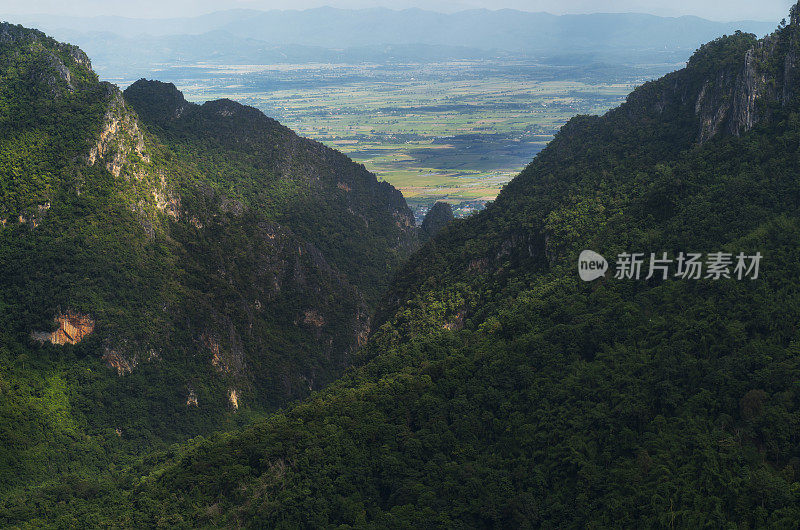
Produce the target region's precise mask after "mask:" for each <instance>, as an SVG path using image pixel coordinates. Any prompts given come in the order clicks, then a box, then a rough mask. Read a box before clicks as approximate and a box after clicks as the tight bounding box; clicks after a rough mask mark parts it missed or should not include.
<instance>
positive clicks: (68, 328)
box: [31, 311, 95, 346]
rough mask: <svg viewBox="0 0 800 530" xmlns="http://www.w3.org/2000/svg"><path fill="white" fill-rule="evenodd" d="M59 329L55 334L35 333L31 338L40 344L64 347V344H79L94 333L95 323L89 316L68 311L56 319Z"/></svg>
mask: <svg viewBox="0 0 800 530" xmlns="http://www.w3.org/2000/svg"><path fill="white" fill-rule="evenodd" d="M54 320H55V322H56V323H58V329H57V330H55V331H53V332H46V331H34V332H33V333H31V338H33V340H35V341H38V342H49V343H51V344H56V345H59V346H62V345H64V344H78V343H79V342H81V341H82V340H83V339H84V337H86V336H87V335H89V334H90V333H92V332H93V331H94V326H95V321H94V320H92V318H91V317H89V316H88V315H83V314H81V313H78V312H76V311H67V312H66V313H64V314H59V315H57V316H56V317H55V319H54Z"/></svg>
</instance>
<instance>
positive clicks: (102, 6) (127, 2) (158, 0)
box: [0, 0, 794, 22]
mask: <svg viewBox="0 0 800 530" xmlns="http://www.w3.org/2000/svg"><path fill="white" fill-rule="evenodd" d="M793 3H794V1H793V0H759V1H757V2H756V1H753V0H670V1H668V2H664V1H663V0H658V1H656V0H68V1H64V0H0V13H2V14H42V13H46V14H54V15H74V16H92V15H119V16H127V17H136V18H169V17H177V16H194V15H201V14H206V13H211V12H214V11H221V10H225V9H236V8H244V9H262V10H267V9H307V8H313V7H320V6H324V5H330V6H334V7H341V8H367V7H389V8H392V9H403V8H408V7H419V8H423V9H428V10H432V11H442V12H453V11H459V10H463V9H474V8H488V9H500V8H511V9H519V10H523V11H546V12H549V13H554V14H564V13H609V12H637V13H651V14H655V15H661V16H680V15H695V16H700V17H703V18H708V19H711V20H718V21H732V20H763V21H770V22H772V21H778V20H780V19H781V18H783V17H785V16H786V15H787V14H788V12H789V8H790V7H791V5H792V4H793Z"/></svg>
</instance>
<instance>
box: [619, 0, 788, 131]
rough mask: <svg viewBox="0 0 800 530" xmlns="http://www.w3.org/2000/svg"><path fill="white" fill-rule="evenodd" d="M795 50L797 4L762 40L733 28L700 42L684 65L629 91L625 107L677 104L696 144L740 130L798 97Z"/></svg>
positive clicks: (658, 109)
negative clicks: (693, 127)
mask: <svg viewBox="0 0 800 530" xmlns="http://www.w3.org/2000/svg"><path fill="white" fill-rule="evenodd" d="M799 53H800V12H798V9H797V6H795V7H794V8H792V13H791V16H790V22H789V24H788V25H785V26H782V27H780V28H778V30H777V31H776V32H775V33H773V34H771V35H768V36H767V37H764V38H763V39H761V40H757V39H756V37H755V36H754V35H749V34H743V33H737V34H735V35H731V36H728V37H722V38H720V39H717V40H716V41H713V42H710V43H708V44H705V45H703V46H702V47H700V49H699V50H698V51H697V52H696V53H695V54H694V55H693V56H692V58H691V59H690V60H689V62H688V64H687V68H685V69H684V70H681V71H678V72H675V73H673V74H670V75H667V76H665V77H664V78H663V79H661V80H659V81H656V82H652V83H648V84H647V85H645V87H643V88H645V90H641V91H637V92H635V93H633V94H632V95H631V97H630V98H629V103H631V104H632V105H631V107H630V108H628V109H627V110H628V112H631V111H634V112H639V111H640V110H641V109H642V107H644V108H645V109H647V110H649V112H651V113H652V114H653V115H657V114H662V113H663V112H664V111H665V110H667V109H669V108H674V106H676V105H677V106H678V107H680V108H681V109H682V110H683V111H685V112H687V114H688V115H690V116H691V117H692V118H693V119H694V120H695V122H696V130H695V131H696V132H695V133H694V140H695V141H696V142H697V143H700V144H702V143H705V142H707V141H708V140H710V139H711V138H714V137H715V136H717V135H719V134H731V135H734V136H740V135H742V134H744V133H745V132H747V131H749V130H751V129H752V128H753V127H755V126H756V125H758V124H759V123H763V122H765V121H767V120H769V119H770V118H771V117H772V116H773V115H774V112H775V109H776V108H780V107H785V106H786V105H788V104H790V103H791V102H792V101H793V100H794V99H795V98H796V97H797V87H796V81H797V77H798V71H797V69H798V54H799ZM648 85H650V88H651V89H652V90H648ZM634 109H635V110H634Z"/></svg>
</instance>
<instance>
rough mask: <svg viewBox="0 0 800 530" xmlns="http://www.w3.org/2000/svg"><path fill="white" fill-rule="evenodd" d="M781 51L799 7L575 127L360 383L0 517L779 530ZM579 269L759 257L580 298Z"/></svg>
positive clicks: (426, 269)
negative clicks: (584, 257)
mask: <svg viewBox="0 0 800 530" xmlns="http://www.w3.org/2000/svg"><path fill="white" fill-rule="evenodd" d="M799 53H800V5H797V6H795V7H794V8H793V9H792V13H791V22H790V24H788V25H786V26H783V27H781V28H779V29H778V30H777V31H776V32H775V33H774V34H772V35H771V36H769V37H767V38H765V39H763V40H757V39H756V37H755V36H753V35H749V34H742V33H737V34H735V35H732V36H728V37H723V38H720V39H717V40H715V41H713V42H711V43H709V44H707V45H705V46H703V47H701V48H700V49H699V50H698V51H697V52H696V53H695V54H694V56H693V57H692V58H691V60H690V61H689V63H688V65H687V67H686V68H685V69H683V70H681V71H678V72H675V73H673V74H670V75H668V76H666V77H664V78H662V79H659V80H657V81H653V82H650V83H647V84H645V85H644V86H642V87H640V88H638V89H637V90H635V91H634V92H633V93H632V94H631V95H630V97H629V98H628V100H627V102H626V103H624V104H623V105H622V106H621V107H619V108H617V109H615V110H612V111H610V112H609V113H607V114H606V115H604V116H602V117H589V116H579V117H576V118H574V119H573V120H571V121H570V122H569V123H568V124H567V125H565V126H564V128H563V129H562V130H561V132H560V133H559V134H558V135H557V137H556V138H555V140H553V142H552V143H551V144H550V145H549V146H548V147H547V148H546V149H545V150H544V151H543V152H542V153H541V154H540V155H538V156H537V157H536V159H535V160H534V161H533V162H532V163H531V164H530V165H529V166H528V167H527V168H526V169H525V170H524V171H523V172H522V174H521V175H519V176H518V177H517V178H516V179H515V180H514V181H513V182H512V183H510V184H509V185H508V186H507V187H506V188H505V189H504V190H503V192H502V194H501V195H500V196H499V197H498V199H497V201H496V202H495V203H494V204H492V205H490V206H489V207H488V208H487V209H486V210H485V211H483V212H481V213H479V214H476V215H474V216H472V217H469V218H467V219H465V220H456V221H453V222H451V223H449V224H448V226H447V227H446V228H444V229H443V230H442V231H441V232H439V234H437V236H436V237H435V238H433V239H432V240H431V241H429V242H428V243H426V244H425V245H424V246H423V247H422V249H421V250H420V251H419V252H418V253H417V254H416V255H415V256H414V257H412V258H411V259H410V261H409V262H408V263H407V265H406V266H405V267H404V268H403V270H402V272H401V274H400V276H399V278H398V279H397V281H396V282H394V284H393V286H392V288H391V289H390V290H389V292H388V294H387V295H386V296H385V298H384V300H383V302H382V308H381V311H380V313H379V316H378V317H377V327H376V328H375V329H374V330H373V331H372V334H371V337H370V339H369V341H368V343H367V345H366V346H365V347H364V348H363V349H362V350H361V353H360V356H359V359H360V363H359V366H358V367H357V368H355V369H353V370H350V371H348V372H347V373H346V374H345V375H344V376H343V377H342V378H341V379H339V380H338V381H336V382H335V383H333V384H332V385H330V386H328V387H327V388H326V389H324V390H322V391H320V392H317V393H314V394H313V395H312V396H311V397H310V398H308V399H305V400H304V401H302V402H301V403H298V404H295V405H293V406H290V407H288V408H286V409H285V410H284V411H282V412H280V413H277V414H275V415H273V416H271V417H269V418H268V419H266V420H264V421H261V422H258V423H257V424H255V425H253V426H250V427H248V428H246V429H244V430H243V431H241V432H239V433H234V434H227V435H220V436H216V437H213V438H211V439H203V440H199V439H198V440H195V441H194V442H192V443H190V444H188V445H186V446H183V447H180V448H173V449H172V450H170V451H169V452H164V453H160V454H157V455H152V456H151V457H150V458H148V459H145V460H142V461H140V462H139V463H138V464H137V465H135V466H132V467H130V468H128V469H127V470H125V471H124V472H120V473H118V474H115V473H109V474H108V475H90V474H83V475H76V476H75V477H74V478H73V481H72V482H71V483H68V484H67V485H60V484H58V483H55V482H54V483H51V484H48V485H45V486H43V487H41V488H39V489H36V490H34V491H32V492H30V493H28V494H26V495H19V496H14V497H10V498H6V499H5V502H4V504H3V505H2V513H3V514H4V515H3V518H2V519H0V520H1V521H3V522H4V523H7V524H8V523H11V524H19V523H22V522H27V523H28V524H29V525H31V526H36V525H37V524H40V523H43V522H52V521H56V522H58V523H59V524H65V525H66V524H78V525H86V524H113V525H119V526H155V525H165V526H177V527H181V526H185V527H194V526H204V525H222V526H240V525H243V526H252V527H328V526H339V525H343V527H354V526H356V527H431V526H444V527H451V526H458V527H486V526H489V527H498V528H512V527H540V526H544V527H586V526H589V527H612V526H613V527H636V528H649V527H665V526H669V527H673V526H674V527H684V528H700V527H714V528H719V527H733V526H737V527H747V528H754V527H774V528H791V527H794V526H796V524H797V521H798V520H800V508H798V507H799V506H800V431H798V424H800V387H798V384H797V382H798V380H800V350H798V327H797V323H798V322H800V281H798V278H800V246H798V240H799V239H798V238H800V219H798V213H800V212H798V204H799V200H800V180H799V179H798V175H800V99H798V96H799V95H800V91H799V89H800V84H799V83H800V81H799V80H798V68H800V66H798V61H797V57H798V56H799V55H798V54H799ZM195 112H196V110H195ZM171 134H173V135H176V134H177V133H171ZM171 138H177V136H171ZM170 142H171V144H172V145H178V144H179V142H177V141H175V140H171V141H170ZM190 144H191V139H188V138H187V139H186V140H185V141H184V142H183V143H180V145H190ZM584 249H593V250H595V251H597V252H599V253H600V254H602V255H604V256H607V257H610V256H617V255H619V254H620V253H623V252H629V253H633V252H641V253H643V254H645V255H646V256H649V254H650V253H654V254H657V255H659V256H660V255H661V253H662V252H666V253H668V255H670V256H672V257H675V256H677V255H678V254H679V253H680V252H700V253H704V254H711V253H714V252H718V251H724V252H728V253H731V254H732V255H736V254H738V253H739V252H743V253H745V254H747V255H755V254H756V253H760V254H761V255H763V263H762V267H761V271H760V275H759V276H758V277H757V278H753V277H749V278H743V279H741V280H737V279H736V277H735V275H734V276H733V277H731V278H727V279H726V278H721V279H718V280H714V279H713V278H706V277H705V275H703V277H701V278H700V279H689V278H681V277H675V276H674V275H672V274H670V276H668V277H667V278H666V279H665V278H663V277H661V276H660V275H657V276H656V277H655V278H653V279H650V280H645V279H644V277H642V278H641V279H639V280H636V279H622V278H620V279H617V278H615V277H613V276H612V275H611V274H608V275H607V276H606V277H605V278H604V279H599V280H596V281H594V282H591V283H588V282H582V281H580V280H579V278H578V275H577V273H576V262H577V259H578V255H579V253H580V252H581V251H582V250H584ZM643 276H644V275H643ZM6 303H7V302H6Z"/></svg>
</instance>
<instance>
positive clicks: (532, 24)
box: [8, 7, 777, 80]
mask: <svg viewBox="0 0 800 530" xmlns="http://www.w3.org/2000/svg"><path fill="white" fill-rule="evenodd" d="M8 19H9V20H13V21H14V22H17V23H23V24H26V25H28V26H32V27H36V28H38V29H40V30H43V31H46V32H48V33H49V34H51V35H53V36H55V37H57V38H59V39H61V40H64V41H69V42H74V43H76V44H78V45H80V46H81V48H82V49H84V50H85V51H86V52H87V53H89V55H90V56H92V57H93V60H94V62H95V63H96V65H97V68H98V71H99V72H100V74H101V76H104V77H114V78H117V77H118V78H121V79H125V80H128V79H131V78H132V76H133V75H148V74H149V73H151V72H155V71H157V70H158V69H160V68H163V65H164V64H196V63H202V64H224V65H229V64H276V63H305V62H347V63H360V62H373V61H375V62H381V63H392V62H404V61H415V62H416V61H421V62H426V61H446V60H454V59H460V60H476V59H479V60H491V59H492V58H496V57H507V56H509V55H513V56H515V57H516V58H517V59H520V58H521V59H525V60H531V59H535V60H542V61H545V62H546V63H547V64H550V63H553V62H555V63H554V64H560V63H564V62H565V61H566V62H567V64H571V65H575V64H584V63H586V62H592V63H603V62H605V63H613V64H627V65H631V64H639V65H641V64H653V63H657V64H675V63H682V62H683V61H685V60H686V57H688V56H689V55H690V54H691V52H692V51H693V50H694V49H696V48H697V47H698V46H699V45H700V44H702V43H703V42H706V41H708V40H710V39H712V38H714V37H716V36H718V35H722V34H731V33H733V32H735V31H736V30H743V31H749V32H753V33H756V34H758V35H764V34H766V33H768V32H769V31H771V30H772V28H773V27H774V24H772V23H765V22H754V21H738V22H730V23H722V22H712V21H709V20H704V19H701V18H697V17H679V18H670V17H657V16H652V15H644V14H633V13H611V14H603V13H597V14H590V15H561V16H556V15H551V14H548V13H531V12H526V11H515V10H510V9H502V10H486V9H478V10H469V11H461V12H457V13H450V14H444V13H437V12H434V11H425V10H420V9H406V10H391V9H384V8H377V9H355V10H354V9H336V8H331V7H322V8H317V9H307V10H302V11H297V10H285V11H279V10H272V11H255V10H229V11H221V12H219V13H213V14H210V15H204V16H201V17H187V18H171V19H163V20H162V19H133V18H123V17H88V18H81V17H56V16H46V15H30V16H24V15H14V16H9V17H8ZM776 22H777V21H776Z"/></svg>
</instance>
